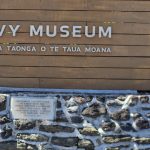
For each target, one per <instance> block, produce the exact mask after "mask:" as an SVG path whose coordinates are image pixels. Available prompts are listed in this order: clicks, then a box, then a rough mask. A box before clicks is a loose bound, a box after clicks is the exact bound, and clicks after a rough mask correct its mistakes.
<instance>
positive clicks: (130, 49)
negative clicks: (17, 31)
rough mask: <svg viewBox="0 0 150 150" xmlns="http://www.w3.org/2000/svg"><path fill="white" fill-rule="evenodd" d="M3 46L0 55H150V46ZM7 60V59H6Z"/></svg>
mask: <svg viewBox="0 0 150 150" xmlns="http://www.w3.org/2000/svg"><path fill="white" fill-rule="evenodd" d="M0 46H2V48H3V51H0V55H19V56H21V55H24V56H37V55H40V56H92V57H101V56H107V57H112V56H121V57H122V56H127V57H133V56H136V57H142V56H144V57H149V56H150V46H111V45H57V44H56V45H46V44H0ZM7 46H12V47H13V46H15V47H17V46H19V47H30V49H32V48H33V47H35V49H36V52H35V51H29V52H28V51H17V50H16V51H14V50H12V51H9V50H8V48H7ZM42 46H45V47H46V49H47V51H44V52H42V51H41V47H42ZM50 46H57V47H59V52H53V51H51V50H50ZM64 46H66V47H71V48H73V49H74V48H75V47H80V49H81V52H65V51H64V48H63V47H64ZM86 47H91V48H92V47H96V48H102V47H103V48H110V49H111V53H104V52H103V53H102V52H96V51H95V50H94V51H93V52H85V48H86ZM4 62H5V61H4Z"/></svg>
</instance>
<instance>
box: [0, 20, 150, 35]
mask: <svg viewBox="0 0 150 150" xmlns="http://www.w3.org/2000/svg"><path fill="white" fill-rule="evenodd" d="M4 24H6V21H0V26H2V25H4ZM7 24H11V25H14V26H16V25H20V28H19V31H18V32H21V33H29V27H30V25H34V26H35V27H38V26H39V25H43V26H44V27H45V26H46V25H49V26H50V27H52V29H53V26H54V25H57V32H58V33H60V30H59V28H60V26H62V25H68V26H70V31H71V28H72V27H73V26H75V25H77V26H86V25H88V26H89V29H91V28H92V27H91V26H96V28H97V29H98V26H104V27H107V26H111V27H112V33H113V34H116V33H117V34H150V30H149V28H150V25H149V24H138V23H112V22H109V21H108V22H105V23H102V22H92V23H91V22H86V21H85V22H63V21H62V22H50V21H47V22H42V21H41V22H40V21H39V22H37V21H35V22H34V21H7ZM43 30H44V32H45V28H44V29H43ZM81 31H82V33H84V30H83V29H82V30H81ZM97 31H98V30H96V33H98V32H97ZM10 32H11V30H10V29H9V28H6V29H5V34H10Z"/></svg>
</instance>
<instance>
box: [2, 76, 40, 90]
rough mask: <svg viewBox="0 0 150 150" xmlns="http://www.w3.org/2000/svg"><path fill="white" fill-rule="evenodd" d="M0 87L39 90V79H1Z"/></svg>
mask: <svg viewBox="0 0 150 150" xmlns="http://www.w3.org/2000/svg"><path fill="white" fill-rule="evenodd" d="M0 87H17V88H18V87H22V88H38V87H39V79H38V78H0Z"/></svg>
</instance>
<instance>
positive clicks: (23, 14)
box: [0, 10, 150, 23]
mask: <svg viewBox="0 0 150 150" xmlns="http://www.w3.org/2000/svg"><path fill="white" fill-rule="evenodd" d="M0 14H1V15H0V20H2V21H5V20H7V21H9V20H10V21H25V20H28V21H67V22H68V21H69V22H70V21H77V22H80V21H83V22H84V21H91V22H113V23H116V22H117V23H118V22H136V23H150V20H149V19H148V18H150V12H114V11H113V12H107V11H106V12H99V11H41V10H0Z"/></svg>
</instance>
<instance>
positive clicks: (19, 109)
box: [11, 96, 57, 120]
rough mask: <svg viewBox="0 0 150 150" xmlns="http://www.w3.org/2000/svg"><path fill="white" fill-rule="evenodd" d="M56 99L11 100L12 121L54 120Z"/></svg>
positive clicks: (23, 98)
mask: <svg viewBox="0 0 150 150" xmlns="http://www.w3.org/2000/svg"><path fill="white" fill-rule="evenodd" d="M56 100H57V98H56V97H20V96H13V97H12V98H11V113H12V117H13V119H33V120H54V118H55V112H56Z"/></svg>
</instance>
